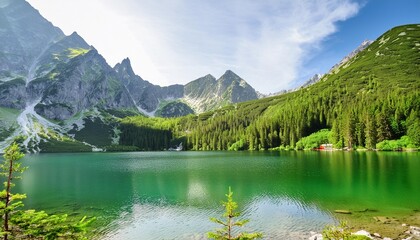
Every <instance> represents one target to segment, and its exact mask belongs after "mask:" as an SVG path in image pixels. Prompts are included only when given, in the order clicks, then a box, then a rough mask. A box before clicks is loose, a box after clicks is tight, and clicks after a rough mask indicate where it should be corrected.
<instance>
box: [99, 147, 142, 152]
mask: <svg viewBox="0 0 420 240" xmlns="http://www.w3.org/2000/svg"><path fill="white" fill-rule="evenodd" d="M104 148H105V151H107V152H135V151H139V150H140V149H139V148H138V147H136V146H124V145H109V146H105V147H104Z"/></svg>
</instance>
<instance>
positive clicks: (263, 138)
mask: <svg viewBox="0 0 420 240" xmlns="http://www.w3.org/2000/svg"><path fill="white" fill-rule="evenodd" d="M407 28H410V29H412V30H409V31H408V30H407ZM401 32H406V34H407V35H406V37H404V38H401V37H399V36H398V35H399V34H400V33H401ZM384 39H389V40H387V41H385V40H384ZM416 42H420V27H418V26H417V25H405V26H400V27H397V28H394V29H391V30H390V31H388V32H386V33H385V34H384V35H383V36H381V37H380V38H379V39H378V40H376V41H375V42H374V43H372V44H371V45H370V46H369V47H368V48H367V49H365V50H364V51H362V52H360V53H359V54H357V55H356V56H355V57H354V58H352V59H351V60H350V62H348V63H347V64H346V65H345V66H341V67H340V68H338V69H336V70H335V71H334V72H333V73H330V74H327V75H325V76H324V77H323V78H322V79H321V80H320V81H319V82H318V83H316V84H313V85H311V86H309V87H307V88H303V89H299V90H297V91H294V92H290V93H287V94H283V95H279V96H274V97H268V98H263V99H259V100H253V101H249V102H243V103H238V104H235V105H231V106H226V107H223V108H220V109H217V110H215V111H212V112H206V113H202V114H199V115H198V116H196V117H193V116H187V117H181V118H177V119H171V120H162V119H160V118H157V119H145V118H144V117H138V118H136V117H133V118H129V120H125V121H124V122H123V124H124V125H125V126H123V128H125V129H124V133H123V134H122V135H121V139H122V143H121V144H124V145H135V146H139V147H140V146H142V145H144V143H142V144H134V142H135V141H136V140H135V137H134V136H133V134H134V133H135V132H136V133H135V135H136V136H140V137H141V136H142V135H144V134H142V132H144V131H145V129H148V128H152V129H154V130H160V131H154V132H153V133H154V134H155V135H154V138H157V136H156V135H160V138H162V139H161V140H160V141H155V144H157V145H155V146H154V147H153V149H164V148H165V144H166V142H167V141H168V138H169V139H176V138H180V137H185V139H186V143H185V144H184V146H185V147H186V148H187V149H190V150H228V149H231V150H241V149H244V150H266V149H275V148H279V147H285V146H289V147H291V148H294V147H297V148H310V147H311V145H309V144H308V145H307V146H305V144H302V141H301V142H299V140H301V139H302V138H303V137H307V136H309V135H311V134H312V133H315V132H318V131H319V130H321V129H331V135H330V136H329V140H328V141H329V142H330V143H332V144H334V146H335V147H336V148H344V147H348V148H351V149H355V148H360V147H365V148H367V149H374V148H376V144H377V143H378V142H381V141H384V140H392V139H398V138H400V137H402V136H404V135H407V136H409V137H410V139H412V141H413V144H415V145H416V146H420V134H418V133H419V132H420V117H419V112H420V74H419V71H418V69H419V66H420V58H418V47H416V45H415V43H416ZM129 121H132V122H133V123H135V124H131V125H129V124H128V122H129ZM136 129H143V130H139V131H137V130H136ZM168 131H169V132H168ZM171 134H172V135H171ZM163 139H166V140H165V141H163ZM141 141H143V142H144V141H147V139H144V140H141ZM303 141H305V140H303ZM298 142H299V146H297V143H298ZM140 148H142V147H140Z"/></svg>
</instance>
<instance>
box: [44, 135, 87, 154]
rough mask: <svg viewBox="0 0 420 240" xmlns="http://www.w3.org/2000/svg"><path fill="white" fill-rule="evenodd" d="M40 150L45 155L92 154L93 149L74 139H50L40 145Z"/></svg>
mask: <svg viewBox="0 0 420 240" xmlns="http://www.w3.org/2000/svg"><path fill="white" fill-rule="evenodd" d="M39 148H40V149H41V152H43V153H54V152H92V147H90V146H88V145H86V144H83V143H81V142H79V141H75V140H72V139H54V138H50V139H48V140H46V141H41V142H40V143H39Z"/></svg>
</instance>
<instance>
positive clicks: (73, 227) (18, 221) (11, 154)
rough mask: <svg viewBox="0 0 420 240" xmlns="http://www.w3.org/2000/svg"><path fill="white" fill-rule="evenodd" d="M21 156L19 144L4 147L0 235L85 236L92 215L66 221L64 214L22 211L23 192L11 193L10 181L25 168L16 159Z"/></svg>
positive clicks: (1, 170) (54, 237)
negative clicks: (74, 221)
mask: <svg viewBox="0 0 420 240" xmlns="http://www.w3.org/2000/svg"><path fill="white" fill-rule="evenodd" d="M23 156H24V154H22V153H21V152H20V149H19V146H18V144H16V143H13V144H12V145H10V146H9V147H8V148H6V149H5V153H4V155H3V157H4V161H3V162H2V163H1V164H0V175H1V176H3V177H5V179H6V181H5V182H4V189H3V190H2V191H1V192H0V214H1V215H2V219H1V226H2V227H1V230H0V235H1V236H2V237H3V239H4V240H8V239H45V240H48V239H87V238H86V236H85V235H86V229H87V226H88V225H89V224H90V223H91V222H92V221H94V220H95V219H94V218H91V219H87V218H86V217H84V218H82V219H81V220H80V221H78V222H76V223H70V222H69V221H68V220H67V215H49V214H47V213H45V212H44V211H35V210H22V207H23V203H22V200H23V199H25V198H26V195H25V194H19V193H12V187H13V186H14V183H13V180H15V179H20V178H21V176H20V175H21V174H22V173H23V172H24V171H25V169H26V168H24V167H22V166H21V163H20V162H19V160H20V159H21V158H22V157H23Z"/></svg>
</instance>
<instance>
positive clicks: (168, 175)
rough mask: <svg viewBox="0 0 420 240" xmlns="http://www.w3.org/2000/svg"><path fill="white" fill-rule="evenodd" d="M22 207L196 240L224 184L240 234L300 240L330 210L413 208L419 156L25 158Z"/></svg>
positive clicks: (109, 231)
mask: <svg viewBox="0 0 420 240" xmlns="http://www.w3.org/2000/svg"><path fill="white" fill-rule="evenodd" d="M24 164H25V165H26V166H28V167H29V169H28V170H27V171H26V172H25V173H24V177H23V179H22V180H19V181H18V183H17V186H16V188H15V191H17V192H22V193H26V194H27V196H28V199H27V200H25V205H26V207H28V208H35V209H44V210H46V211H47V212H49V213H72V215H73V216H76V217H81V216H83V215H89V216H96V217H97V218H98V220H97V221H96V223H95V233H96V234H97V236H100V237H98V238H99V239H128V240H129V239H133V240H134V239H202V238H204V236H205V234H206V232H208V231H211V230H214V229H215V228H217V227H218V226H217V225H216V224H214V223H212V222H210V221H209V218H210V217H220V216H221V215H222V213H223V207H222V206H221V204H220V202H221V201H222V200H224V199H225V194H226V193H227V191H228V187H229V186H231V187H232V190H233V192H234V199H235V201H237V202H238V204H239V206H240V210H241V211H242V212H243V217H244V218H248V219H250V223H248V224H247V226H246V227H245V229H244V230H246V231H261V232H263V233H264V235H265V237H266V238H267V239H300V238H301V237H302V236H306V235H308V234H309V232H310V231H321V230H322V228H323V227H324V226H325V225H326V224H330V223H336V219H335V215H334V213H333V212H334V210H335V209H349V210H351V211H357V210H363V209H372V210H375V211H377V212H378V213H379V215H395V214H408V213H410V212H412V211H413V210H419V209H420V153H418V152H414V153H406V152H402V153H401V152H389V153H387V152H313V151H308V152H306V151H305V152H303V151H299V152H295V151H290V152H136V153H71V154H35V155H27V156H25V158H24Z"/></svg>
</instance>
